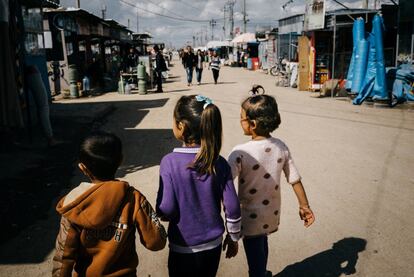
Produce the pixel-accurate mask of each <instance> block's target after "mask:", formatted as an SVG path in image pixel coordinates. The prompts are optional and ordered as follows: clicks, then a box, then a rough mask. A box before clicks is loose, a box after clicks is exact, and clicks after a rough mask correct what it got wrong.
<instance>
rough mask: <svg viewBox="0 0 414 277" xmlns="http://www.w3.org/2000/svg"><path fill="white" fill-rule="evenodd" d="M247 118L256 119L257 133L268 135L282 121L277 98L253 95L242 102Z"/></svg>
mask: <svg viewBox="0 0 414 277" xmlns="http://www.w3.org/2000/svg"><path fill="white" fill-rule="evenodd" d="M241 106H242V108H243V110H244V111H245V112H246V116H247V119H249V120H255V121H256V126H257V129H256V133H257V134H258V135H260V136H266V135H268V134H269V133H271V132H273V131H274V130H276V129H277V128H278V127H279V125H280V123H281V119H280V114H279V111H278V108H277V103H276V100H275V98H273V97H272V96H269V95H265V94H262V95H253V96H250V97H248V98H247V99H246V100H244V101H243V103H242V105H241Z"/></svg>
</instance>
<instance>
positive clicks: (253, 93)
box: [249, 85, 265, 96]
mask: <svg viewBox="0 0 414 277" xmlns="http://www.w3.org/2000/svg"><path fill="white" fill-rule="evenodd" d="M249 92H250V95H251V96H257V95H260V94H264V93H265V89H264V88H263V87H262V86H261V85H253V87H252V89H251V90H250V91H249Z"/></svg>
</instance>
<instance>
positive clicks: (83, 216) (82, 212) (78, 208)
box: [56, 181, 129, 229]
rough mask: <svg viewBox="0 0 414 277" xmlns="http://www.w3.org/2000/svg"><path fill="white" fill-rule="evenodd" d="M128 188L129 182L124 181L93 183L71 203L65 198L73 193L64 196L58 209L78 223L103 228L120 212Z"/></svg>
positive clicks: (88, 226) (83, 225)
mask: <svg viewBox="0 0 414 277" xmlns="http://www.w3.org/2000/svg"><path fill="white" fill-rule="evenodd" d="M128 188H129V185H128V183H126V182H122V181H108V182H102V183H97V184H93V185H92V186H89V187H88V189H86V190H85V192H83V193H81V194H80V195H79V196H77V197H76V198H75V199H74V200H73V201H70V202H69V203H65V198H66V197H68V196H69V195H70V194H71V193H69V194H68V195H66V196H65V197H63V198H62V199H61V200H60V201H59V203H58V205H57V207H56V210H57V212H58V213H59V214H61V215H62V216H64V217H66V218H67V219H68V220H69V221H71V222H73V223H74V224H76V225H79V226H82V227H84V228H87V229H103V228H105V227H107V226H108V225H110V224H111V222H112V221H113V220H114V218H115V216H116V215H117V214H118V212H119V208H120V206H121V204H122V202H123V200H124V199H125V196H126V194H127V191H128ZM66 202H68V201H66Z"/></svg>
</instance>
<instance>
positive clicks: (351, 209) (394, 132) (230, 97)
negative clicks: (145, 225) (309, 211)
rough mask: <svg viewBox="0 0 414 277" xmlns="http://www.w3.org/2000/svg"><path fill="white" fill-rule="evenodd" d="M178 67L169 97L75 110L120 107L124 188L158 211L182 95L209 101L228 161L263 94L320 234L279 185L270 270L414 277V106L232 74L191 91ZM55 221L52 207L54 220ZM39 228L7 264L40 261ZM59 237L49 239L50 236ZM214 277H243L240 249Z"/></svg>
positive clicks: (149, 257) (148, 262) (119, 99)
mask: <svg viewBox="0 0 414 277" xmlns="http://www.w3.org/2000/svg"><path fill="white" fill-rule="evenodd" d="M176 64H177V65H176V66H175V67H172V69H171V73H172V78H171V79H169V81H168V83H166V84H165V85H164V89H165V91H167V92H168V93H162V94H148V95H143V96H141V95H118V94H116V93H110V94H106V95H103V96H100V97H96V98H93V99H87V100H84V99H83V100H74V101H72V102H74V103H79V102H86V103H91V102H107V101H113V102H114V103H113V105H114V106H115V107H116V110H115V111H114V112H113V113H112V114H110V115H109V116H108V117H107V120H106V123H105V124H104V125H103V127H102V128H103V129H104V130H109V131H113V132H115V133H117V134H118V135H120V136H121V138H122V140H123V142H124V149H125V160H124V163H123V165H122V167H121V169H120V171H119V174H118V176H119V177H120V178H123V179H126V180H128V181H129V182H130V183H131V184H133V185H134V186H136V187H137V188H138V189H139V190H141V191H142V192H143V193H144V194H145V195H146V196H147V197H148V199H149V200H150V202H151V203H155V198H156V192H157V189H158V169H159V167H158V165H159V162H160V160H161V158H162V156H163V155H165V154H166V153H168V152H169V151H171V150H172V148H173V147H175V146H177V145H178V142H176V141H175V140H174V138H173V135H172V130H171V124H172V110H173V107H174V104H175V102H176V100H177V99H178V98H179V97H180V96H181V95H183V94H199V93H200V94H204V95H206V96H208V97H210V98H212V99H213V101H214V102H215V103H216V104H217V105H218V106H219V108H220V109H221V111H222V115H223V122H224V144H223V149H222V154H223V155H224V156H227V155H228V153H229V152H230V151H231V149H232V147H233V146H234V145H236V144H238V143H242V142H245V141H247V140H248V139H249V138H248V137H245V136H243V134H242V131H241V129H240V126H239V113H240V102H241V101H242V100H243V99H244V98H245V97H246V96H247V95H248V94H247V91H248V90H249V88H250V87H251V85H252V84H254V83H256V84H261V85H263V86H264V87H265V88H266V92H267V93H268V94H270V95H273V96H275V97H276V99H277V101H278V104H279V109H280V113H281V117H282V124H281V126H280V128H279V129H278V130H276V131H275V132H274V134H273V135H274V136H276V137H279V138H281V139H282V140H283V141H285V142H286V144H287V145H288V146H289V148H290V150H291V152H292V154H293V157H294V159H295V162H296V164H297V166H298V168H299V170H300V173H301V175H302V177H303V183H304V186H305V188H306V190H307V193H308V197H309V200H310V205H311V207H312V208H313V210H314V212H315V215H316V222H315V224H314V225H313V226H312V227H310V228H309V229H305V228H304V227H303V225H302V222H301V221H300V220H299V217H298V205H297V203H296V199H295V196H294V193H293V190H292V189H291V187H290V185H288V184H287V183H286V182H285V180H283V182H282V214H281V225H280V228H279V231H278V232H277V233H275V234H272V235H271V236H270V239H269V242H270V252H269V265H268V269H269V270H271V271H272V272H273V273H274V274H277V273H279V274H278V275H277V276H341V275H342V274H345V273H347V274H353V273H355V274H354V276H410V275H411V274H412V271H413V270H414V265H413V263H412V261H413V257H414V236H413V233H414V223H413V222H412V220H410V218H411V219H412V218H413V216H412V213H411V211H412V210H414V173H413V172H414V171H413V165H414V147H413V144H412V143H413V138H414V110H413V107H412V106H411V107H408V108H404V109H383V108H372V107H369V106H366V105H362V106H353V105H352V104H351V103H350V102H348V101H347V100H338V99H336V100H333V99H329V98H328V99H315V98H311V97H310V96H309V93H307V92H298V91H297V90H295V89H287V88H277V87H275V86H274V80H273V78H272V77H271V76H268V75H265V74H262V73H259V72H250V71H247V70H244V69H239V68H228V67H225V68H223V69H222V70H221V72H220V74H221V76H220V80H219V84H218V85H214V84H213V80H212V76H211V72H210V71H208V70H205V71H204V82H205V83H204V84H202V85H201V86H197V85H194V86H191V87H187V86H186V84H185V77H184V70H183V69H182V67H181V66H180V65H179V63H176ZM81 178H82V177H81V176H80V175H79V173H76V177H74V178H73V179H72V180H71V184H72V185H73V186H75V185H76V184H78V183H79V181H80V180H81ZM56 200H57V199H56ZM55 202H56V201H55ZM55 202H54V203H55ZM53 213H54V207H53V206H52V207H51V209H50V215H52V214H53ZM43 220H46V221H47V220H48V219H47V218H45V219H43ZM36 224H38V223H35V224H34V225H33V226H31V227H30V228H28V230H26V231H25V232H23V233H22V234H21V235H19V236H18V237H17V238H15V239H13V240H11V241H9V242H8V243H7V244H4V245H2V246H1V249H2V255H1V257H5V256H7V253H4V250H5V249H8V250H9V251H11V250H10V249H13V246H14V245H19V247H26V248H28V249H31V250H30V252H33V253H36V249H35V248H34V247H35V245H36V244H31V243H26V244H24V246H22V243H21V241H22V240H23V239H24V237H22V236H26V235H28V234H30V232H31V231H30V230H32V229H33V230H35V229H36V226H37V225H36ZM57 227H58V226H54V228H57ZM54 232H55V230H53V231H48V232H45V234H46V235H49V236H50V234H54ZM36 234H37V235H38V236H39V235H41V233H40V234H39V232H36ZM45 239H49V240H54V239H55V238H54V237H47V238H43V240H45ZM49 244H50V243H49ZM137 245H138V246H137V247H138V251H139V257H140V265H139V269H138V272H139V276H149V275H150V276H167V267H166V265H167V256H168V249H164V250H163V251H161V252H156V253H152V252H149V251H147V250H145V249H143V247H142V246H140V245H139V244H137ZM240 245H241V244H240ZM49 250H50V251H52V250H53V249H49ZM16 251H20V250H18V249H17V250H15V252H16ZM26 252H27V251H26ZM23 253H25V251H23ZM14 254H17V253H14ZM51 255H52V253H51V252H49V254H48V255H44V256H42V257H38V258H37V259H35V260H32V261H31V260H29V261H26V260H25V259H24V257H22V261H24V262H19V261H18V260H17V259H15V260H12V261H7V262H3V260H4V259H3V258H2V260H1V261H2V262H1V264H0V276H46V275H49V272H50V268H51V261H50V258H51ZM303 272H305V273H303ZM312 274H313V275H312ZM218 276H247V266H246V261H245V255H244V252H243V247H242V245H241V247H240V252H239V255H238V256H237V257H236V258H234V259H231V260H227V259H225V258H224V256H222V260H221V264H220V268H219V273H218Z"/></svg>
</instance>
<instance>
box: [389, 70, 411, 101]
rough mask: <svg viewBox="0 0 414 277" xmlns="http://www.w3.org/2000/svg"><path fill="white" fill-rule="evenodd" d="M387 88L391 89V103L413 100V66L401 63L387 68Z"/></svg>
mask: <svg viewBox="0 0 414 277" xmlns="http://www.w3.org/2000/svg"><path fill="white" fill-rule="evenodd" d="M387 81H388V88H389V89H391V90H392V95H393V100H394V101H393V103H392V104H393V105H396V104H399V103H404V102H406V101H414V66H413V65H409V64H402V65H400V66H399V67H398V68H387Z"/></svg>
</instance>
